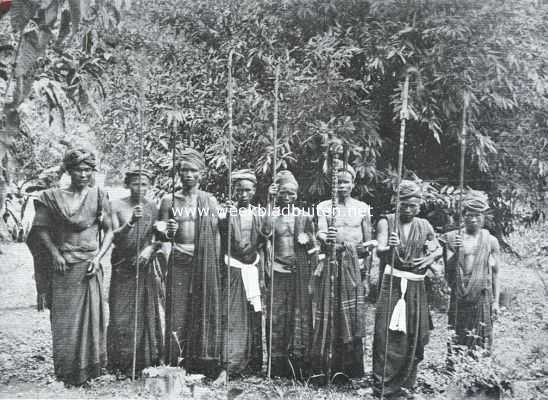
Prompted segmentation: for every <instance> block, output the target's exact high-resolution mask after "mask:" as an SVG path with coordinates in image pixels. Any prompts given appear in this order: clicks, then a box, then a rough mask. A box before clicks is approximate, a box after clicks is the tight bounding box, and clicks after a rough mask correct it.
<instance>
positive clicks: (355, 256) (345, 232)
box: [312, 160, 371, 379]
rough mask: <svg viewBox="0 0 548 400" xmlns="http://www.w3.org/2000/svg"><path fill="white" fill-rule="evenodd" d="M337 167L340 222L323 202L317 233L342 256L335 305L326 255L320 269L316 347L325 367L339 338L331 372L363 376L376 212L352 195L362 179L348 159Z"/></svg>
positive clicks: (319, 364) (320, 364)
mask: <svg viewBox="0 0 548 400" xmlns="http://www.w3.org/2000/svg"><path fill="white" fill-rule="evenodd" d="M338 161H340V160H338ZM336 168H337V169H338V172H337V185H338V187H337V209H336V212H335V224H334V225H333V224H332V221H331V217H330V215H331V211H332V210H331V206H332V204H331V200H326V201H323V202H321V203H320V204H319V205H318V207H317V214H318V230H319V232H318V235H317V237H318V239H319V240H320V242H321V244H322V247H323V248H324V249H325V250H326V253H327V254H329V253H330V250H329V249H330V248H331V245H332V244H333V243H335V246H336V253H337V254H336V258H337V260H336V263H335V264H333V268H335V271H333V274H334V276H335V281H334V284H335V287H334V288H333V291H334V295H335V299H334V304H333V307H330V301H331V298H330V297H331V286H330V273H329V270H330V268H331V267H330V266H329V265H328V263H327V259H326V261H325V262H324V263H322V264H320V265H319V266H318V269H317V270H316V272H315V273H314V274H315V275H317V276H318V279H317V282H316V283H317V284H316V285H315V289H314V303H315V306H316V312H315V315H314V338H313V349H312V351H313V356H314V359H315V360H317V362H315V365H316V366H317V367H321V368H322V369H323V370H325V366H326V363H327V362H328V353H329V346H330V341H331V340H333V346H334V347H333V353H332V361H331V371H332V372H333V374H336V373H344V374H345V375H346V376H347V377H349V378H358V377H362V376H363V374H364V368H363V347H362V346H363V344H362V338H363V337H365V287H364V285H363V283H362V269H363V265H364V262H363V260H364V258H366V257H367V255H368V254H369V250H370V246H371V244H370V243H371V242H369V241H370V239H371V215H370V208H369V205H368V204H366V203H364V202H361V201H359V200H356V199H353V198H352V197H351V193H352V190H353V188H354V179H355V178H356V172H355V171H354V169H353V168H352V167H351V166H350V165H347V166H343V165H342V163H340V165H338V166H337V167H336ZM328 219H329V221H328ZM367 242H369V243H367ZM331 308H333V310H334V315H333V316H330V315H329V314H330V309H331ZM330 318H333V324H334V328H333V330H334V332H333V333H334V334H333V336H332V335H331V334H330V330H331V321H330ZM330 378H331V377H329V379H330Z"/></svg>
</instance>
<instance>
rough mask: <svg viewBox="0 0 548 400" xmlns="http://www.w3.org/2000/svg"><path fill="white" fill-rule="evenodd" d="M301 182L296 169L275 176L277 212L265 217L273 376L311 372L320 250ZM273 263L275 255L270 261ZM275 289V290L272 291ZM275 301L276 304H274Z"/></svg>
mask: <svg viewBox="0 0 548 400" xmlns="http://www.w3.org/2000/svg"><path fill="white" fill-rule="evenodd" d="M298 190H299V184H298V183H297V180H296V179H295V177H294V176H293V174H292V173H291V172H290V171H287V170H284V171H280V172H278V173H277V174H276V176H275V177H274V183H273V184H272V185H271V186H270V188H269V195H270V196H271V198H274V199H276V206H277V207H278V210H277V212H275V213H273V215H272V216H271V215H267V216H266V217H265V225H268V229H267V231H268V232H271V231H272V225H273V227H274V245H273V247H271V251H272V250H273V251H274V266H273V268H270V267H269V268H267V270H268V271H269V273H270V274H272V273H273V274H274V279H273V280H272V279H271V280H270V282H271V283H272V282H274V287H273V293H274V294H273V303H272V305H273V307H272V351H271V353H272V375H273V376H281V377H288V378H291V377H294V376H295V377H297V378H301V377H305V376H308V375H309V373H310V367H311V364H310V350H311V345H312V334H313V331H312V319H313V315H312V296H311V293H310V281H311V277H312V272H313V271H314V270H315V269H316V267H317V264H318V262H317V259H318V257H317V256H318V254H317V253H318V250H319V248H318V247H317V245H316V238H315V232H314V222H313V220H312V215H311V214H310V213H306V212H305V210H301V209H299V208H297V207H295V205H294V204H295V201H296V200H297V192H298ZM267 261H268V262H270V258H269V259H268V260H267ZM269 293H270V291H269ZM269 304H270V303H269Z"/></svg>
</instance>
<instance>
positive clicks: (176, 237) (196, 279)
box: [160, 148, 222, 376]
mask: <svg viewBox="0 0 548 400" xmlns="http://www.w3.org/2000/svg"><path fill="white" fill-rule="evenodd" d="M175 167H177V166H175ZM205 169H206V165H205V160H204V157H203V156H202V154H200V153H199V152H197V151H196V150H194V149H190V148H188V149H185V150H183V151H182V152H181V155H180V161H179V165H178V172H179V176H180V179H181V183H182V190H181V191H180V192H178V193H177V194H176V195H175V204H173V207H172V204H171V202H172V199H171V196H166V197H165V198H163V199H162V202H161V204H160V219H161V220H164V221H167V238H168V239H169V238H172V239H173V241H174V244H175V246H174V249H173V250H172V252H173V260H170V261H169V263H168V271H169V272H168V278H167V287H166V289H167V304H166V326H167V332H168V333H169V334H167V335H166V353H167V355H166V358H167V362H168V363H170V364H171V365H179V364H180V363H181V361H182V362H183V363H184V365H185V367H186V368H187V369H189V370H191V371H195V372H198V373H204V374H206V375H208V376H215V375H217V374H218V373H219V371H220V360H221V359H220V357H221V345H222V343H221V341H222V331H221V329H222V327H221V311H222V310H221V286H220V267H219V254H220V253H219V251H220V249H219V245H220V242H219V230H218V225H217V219H218V217H217V208H218V204H217V201H216V200H215V198H214V197H213V196H212V195H211V194H209V193H207V192H204V191H201V190H199V189H198V186H199V183H200V180H201V178H202V174H203V173H204V172H205ZM179 357H181V358H179Z"/></svg>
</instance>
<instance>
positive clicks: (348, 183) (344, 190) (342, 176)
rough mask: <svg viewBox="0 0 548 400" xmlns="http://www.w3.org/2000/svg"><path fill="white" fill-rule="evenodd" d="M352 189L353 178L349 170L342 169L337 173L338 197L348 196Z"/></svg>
mask: <svg viewBox="0 0 548 400" xmlns="http://www.w3.org/2000/svg"><path fill="white" fill-rule="evenodd" d="M353 189H354V179H353V178H352V175H351V174H350V173H349V172H346V171H342V172H339V173H338V174H337V193H338V195H339V197H342V198H346V197H350V195H351V194H352V190H353Z"/></svg>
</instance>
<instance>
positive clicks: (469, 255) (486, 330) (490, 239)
mask: <svg viewBox="0 0 548 400" xmlns="http://www.w3.org/2000/svg"><path fill="white" fill-rule="evenodd" d="M488 209H489V205H488V202H487V196H486V195H485V194H484V193H482V192H477V191H470V192H468V193H467V194H466V196H465V198H464V202H463V211H464V213H463V217H464V227H465V231H464V235H461V234H460V232H459V231H452V232H448V233H447V234H445V235H444V237H443V238H442V240H443V241H444V242H445V245H446V252H447V253H446V254H447V256H448V257H447V258H448V260H447V262H446V269H445V273H446V277H447V281H448V282H449V285H450V287H451V301H450V307H449V326H451V327H452V328H453V329H455V331H456V334H457V337H456V342H457V344H459V345H466V346H468V347H474V346H481V347H484V348H489V347H490V346H491V344H492V342H493V319H494V317H496V316H497V314H498V310H499V295H500V290H499V284H498V267H499V263H498V258H499V243H498V241H497V239H496V238H495V237H494V236H492V235H491V234H490V233H489V231H488V230H486V229H483V225H484V222H485V215H484V214H485V212H486V211H487V210H488Z"/></svg>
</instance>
